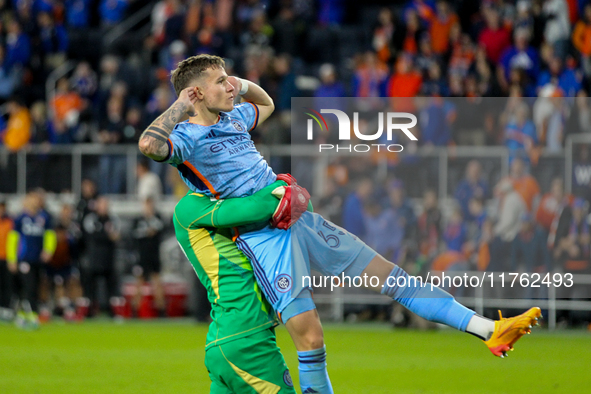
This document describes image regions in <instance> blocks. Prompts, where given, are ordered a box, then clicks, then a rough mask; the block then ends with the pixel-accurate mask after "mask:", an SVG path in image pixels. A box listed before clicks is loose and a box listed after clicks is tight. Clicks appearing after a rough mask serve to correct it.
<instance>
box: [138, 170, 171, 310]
mask: <svg viewBox="0 0 591 394" xmlns="http://www.w3.org/2000/svg"><path fill="white" fill-rule="evenodd" d="M145 168H146V169H147V166H146V167H145ZM132 228H133V230H132V234H133V238H134V239H135V241H136V248H137V252H138V257H139V260H138V265H136V266H135V267H134V268H133V274H134V276H135V277H136V280H137V291H136V296H135V297H134V305H133V306H134V309H135V312H136V313H137V312H138V310H139V309H140V301H141V297H142V294H143V291H142V287H143V286H144V284H145V283H146V281H150V282H151V284H152V287H153V291H154V306H155V307H156V309H157V310H158V316H160V317H164V316H165V310H164V309H165V306H166V305H165V303H164V289H163V288H162V283H161V281H160V242H161V240H162V230H163V229H164V221H163V220H162V218H161V217H160V215H159V214H158V212H156V210H155V207H154V200H153V199H152V198H151V197H148V198H146V199H145V200H144V202H143V211H142V216H141V217H140V218H138V219H136V220H134V222H133V227H132Z"/></svg>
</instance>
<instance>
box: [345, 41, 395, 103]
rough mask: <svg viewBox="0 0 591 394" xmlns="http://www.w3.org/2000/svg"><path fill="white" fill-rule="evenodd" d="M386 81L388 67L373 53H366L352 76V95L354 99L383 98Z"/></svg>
mask: <svg viewBox="0 0 591 394" xmlns="http://www.w3.org/2000/svg"><path fill="white" fill-rule="evenodd" d="M387 79H388V67H386V65H385V64H384V63H382V62H381V61H380V60H379V58H378V56H377V55H376V54H375V53H374V52H366V53H365V54H363V60H361V62H360V64H359V66H358V67H357V70H355V74H354V76H353V94H354V95H355V97H383V96H384V95H385V94H384V93H385V84H386V81H387Z"/></svg>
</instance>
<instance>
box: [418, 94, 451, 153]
mask: <svg viewBox="0 0 591 394" xmlns="http://www.w3.org/2000/svg"><path fill="white" fill-rule="evenodd" d="M425 100H426V102H425V105H424V106H423V107H422V108H421V110H420V111H419V116H418V118H419V127H420V129H421V138H420V142H421V144H423V145H426V146H429V145H432V146H447V145H449V144H450V143H451V137H452V136H451V126H452V124H453V122H454V121H455V118H456V116H457V114H456V108H455V106H454V105H453V103H451V102H450V101H448V100H444V99H442V98H439V97H433V98H427V99H425Z"/></svg>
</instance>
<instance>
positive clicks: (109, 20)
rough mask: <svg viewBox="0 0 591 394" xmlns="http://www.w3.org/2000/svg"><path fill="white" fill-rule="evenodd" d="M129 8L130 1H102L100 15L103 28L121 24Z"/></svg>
mask: <svg viewBox="0 0 591 394" xmlns="http://www.w3.org/2000/svg"><path fill="white" fill-rule="evenodd" d="M128 6H129V4H128V0H101V2H100V5H99V13H100V16H101V24H102V25H103V27H110V26H113V25H115V24H117V23H118V22H121V21H122V20H123V18H124V17H125V11H127V7H128Z"/></svg>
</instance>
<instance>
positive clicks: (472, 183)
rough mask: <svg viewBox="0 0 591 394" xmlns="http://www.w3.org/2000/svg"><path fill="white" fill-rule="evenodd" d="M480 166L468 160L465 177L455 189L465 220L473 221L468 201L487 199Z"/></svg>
mask: <svg viewBox="0 0 591 394" xmlns="http://www.w3.org/2000/svg"><path fill="white" fill-rule="evenodd" d="M481 170H482V169H481V165H480V163H479V162H478V161H477V160H470V162H469V163H468V165H467V166H466V177H465V178H464V179H463V180H462V181H460V183H459V184H458V186H457V188H456V192H455V197H456V199H457V200H458V202H459V203H460V208H461V209H462V215H463V216H464V218H466V220H473V219H474V216H473V215H472V214H471V213H470V209H469V208H470V205H469V204H470V200H471V199H473V198H478V199H486V198H488V197H489V195H490V194H489V193H490V191H489V186H488V183H487V182H486V181H485V180H484V178H482V175H481Z"/></svg>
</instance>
